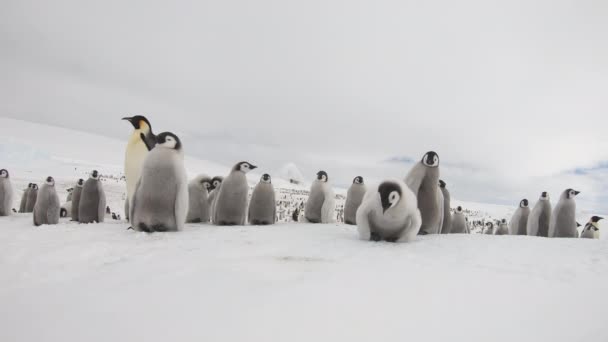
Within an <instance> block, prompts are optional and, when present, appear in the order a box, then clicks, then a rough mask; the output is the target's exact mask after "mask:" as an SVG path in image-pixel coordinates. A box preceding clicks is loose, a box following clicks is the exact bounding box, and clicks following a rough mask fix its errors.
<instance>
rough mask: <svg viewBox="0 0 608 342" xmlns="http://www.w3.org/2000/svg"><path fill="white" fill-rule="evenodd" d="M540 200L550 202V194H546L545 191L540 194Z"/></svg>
mask: <svg viewBox="0 0 608 342" xmlns="http://www.w3.org/2000/svg"><path fill="white" fill-rule="evenodd" d="M540 199H541V200H548V199H549V193H548V192H546V191H543V192H542V193H541V194H540Z"/></svg>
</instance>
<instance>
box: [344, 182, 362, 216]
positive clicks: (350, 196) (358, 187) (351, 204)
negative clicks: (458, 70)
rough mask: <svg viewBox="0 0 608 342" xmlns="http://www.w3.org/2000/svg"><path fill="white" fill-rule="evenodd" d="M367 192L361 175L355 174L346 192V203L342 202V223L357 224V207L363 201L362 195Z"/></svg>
mask: <svg viewBox="0 0 608 342" xmlns="http://www.w3.org/2000/svg"><path fill="white" fill-rule="evenodd" d="M366 192H367V187H366V186H365V183H364V182H363V177H361V176H357V177H355V179H353V184H352V185H351V186H350V188H349V189H348V192H347V193H346V203H345V204H344V223H346V224H353V225H356V224H357V209H359V206H360V205H361V202H362V201H363V196H365V193H366Z"/></svg>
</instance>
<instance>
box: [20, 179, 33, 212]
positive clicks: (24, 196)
mask: <svg viewBox="0 0 608 342" xmlns="http://www.w3.org/2000/svg"><path fill="white" fill-rule="evenodd" d="M32 185H34V184H32V183H30V184H28V185H27V188H26V189H25V190H23V194H22V195H21V203H20V204H19V212H20V213H24V212H25V207H26V205H27V196H28V195H29V193H30V190H32Z"/></svg>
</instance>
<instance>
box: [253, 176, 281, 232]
mask: <svg viewBox="0 0 608 342" xmlns="http://www.w3.org/2000/svg"><path fill="white" fill-rule="evenodd" d="M276 217H277V204H276V200H275V193H274V187H273V186H272V181H271V179H270V175H269V174H267V173H265V174H264V175H263V176H262V178H261V179H260V182H259V183H258V184H257V185H256V186H255V188H254V189H253V194H252V195H251V202H250V203H249V224H253V225H268V224H274V223H275V221H276Z"/></svg>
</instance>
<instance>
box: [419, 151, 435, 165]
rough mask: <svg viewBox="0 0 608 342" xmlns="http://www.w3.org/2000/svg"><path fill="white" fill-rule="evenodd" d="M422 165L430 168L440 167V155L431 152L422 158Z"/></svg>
mask: <svg viewBox="0 0 608 342" xmlns="http://www.w3.org/2000/svg"><path fill="white" fill-rule="evenodd" d="M422 164H424V165H426V166H428V167H438V166H439V155H438V154H437V153H435V152H434V151H429V152H427V153H425V155H424V156H422Z"/></svg>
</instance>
